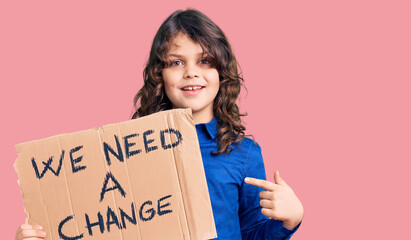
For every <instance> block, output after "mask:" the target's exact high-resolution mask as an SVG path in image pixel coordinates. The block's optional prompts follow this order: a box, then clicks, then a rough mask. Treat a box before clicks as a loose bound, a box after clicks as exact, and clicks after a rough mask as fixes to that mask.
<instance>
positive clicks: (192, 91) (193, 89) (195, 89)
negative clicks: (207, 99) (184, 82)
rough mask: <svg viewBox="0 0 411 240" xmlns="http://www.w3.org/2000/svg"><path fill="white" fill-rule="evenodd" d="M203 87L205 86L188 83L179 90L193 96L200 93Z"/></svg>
mask: <svg viewBox="0 0 411 240" xmlns="http://www.w3.org/2000/svg"><path fill="white" fill-rule="evenodd" d="M204 88H205V86H200V85H188V86H185V87H183V88H181V90H182V91H183V93H184V94H185V95H186V96H190V97H194V96H197V95H198V94H200V93H201V92H202V91H203V89H204Z"/></svg>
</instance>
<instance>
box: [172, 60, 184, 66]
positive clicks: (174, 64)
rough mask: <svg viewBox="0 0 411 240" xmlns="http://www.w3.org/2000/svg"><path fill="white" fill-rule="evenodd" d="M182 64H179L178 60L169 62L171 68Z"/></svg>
mask: <svg viewBox="0 0 411 240" xmlns="http://www.w3.org/2000/svg"><path fill="white" fill-rule="evenodd" d="M182 64H183V62H181V61H180V60H175V61H171V66H180V65H182Z"/></svg>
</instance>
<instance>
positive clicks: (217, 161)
mask: <svg viewBox="0 0 411 240" xmlns="http://www.w3.org/2000/svg"><path fill="white" fill-rule="evenodd" d="M217 127H218V122H217V119H216V118H215V117H214V118H213V119H212V120H211V122H209V123H206V124H204V123H202V124H197V125H196V130H197V136H198V141H199V143H200V149H201V155H202V158H203V164H204V171H205V175H206V178H207V185H208V190H209V193H210V200H211V205H212V209H213V214H214V220H215V225H216V228H217V236H218V238H216V239H227V240H235V239H289V238H290V237H291V235H292V234H293V233H294V232H295V231H296V230H297V229H298V227H299V226H297V227H296V228H295V229H293V230H289V229H287V228H285V227H284V226H283V224H282V222H281V221H278V220H274V219H270V218H268V217H266V216H264V215H263V214H262V213H261V207H260V200H261V199H260V197H259V193H260V191H262V190H263V189H262V188H259V187H256V186H252V185H249V184H246V183H244V178H245V177H253V178H258V179H264V180H265V179H266V176H265V170H264V162H263V158H262V155H261V149H260V146H259V145H258V144H257V143H256V142H254V141H253V140H252V139H250V138H244V139H243V140H242V141H241V143H239V144H238V145H237V144H232V145H231V147H232V148H233V150H232V151H231V152H229V153H228V154H224V153H223V154H220V155H217V156H213V155H211V152H218V146H217V138H216V134H217Z"/></svg>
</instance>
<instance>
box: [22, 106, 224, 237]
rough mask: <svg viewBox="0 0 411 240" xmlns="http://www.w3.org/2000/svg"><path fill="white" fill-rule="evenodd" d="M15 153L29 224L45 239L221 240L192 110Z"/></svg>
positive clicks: (24, 147) (52, 140)
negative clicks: (39, 229)
mask: <svg viewBox="0 0 411 240" xmlns="http://www.w3.org/2000/svg"><path fill="white" fill-rule="evenodd" d="M16 149H17V152H18V158H17V160H16V162H15V169H16V172H17V174H18V177H19V184H20V188H21V191H22V194H23V199H24V208H25V211H26V213H27V214H28V223H29V224H40V225H42V226H43V227H44V228H45V231H46V233H47V236H48V237H47V238H46V239H70V240H76V239H124V240H127V239H141V240H146V239H147V240H148V239H150V240H151V239H162V240H163V239H210V238H215V237H217V234H216V230H215V225H214V218H213V213H212V209H211V203H210V198H209V195H208V189H207V183H206V178H205V174H204V168H203V163H202V159H201V152H200V147H199V143H198V139H197V134H196V130H195V126H194V121H193V118H192V115H191V110H190V109H175V110H170V111H163V112H159V113H156V114H152V115H150V116H147V117H143V118H139V119H136V120H130V121H126V122H121V123H118V124H111V125H107V126H104V127H102V128H99V129H91V130H86V131H80V132H75V133H70V134H63V135H58V136H53V137H49V138H46V139H42V140H37V141H32V142H26V143H21V144H18V145H16Z"/></svg>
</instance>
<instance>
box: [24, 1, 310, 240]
mask: <svg viewBox="0 0 411 240" xmlns="http://www.w3.org/2000/svg"><path fill="white" fill-rule="evenodd" d="M143 77H144V86H143V87H142V89H141V90H140V91H139V92H138V93H137V95H136V97H135V99H134V103H135V106H136V108H137V110H136V112H135V113H134V115H133V118H137V117H142V116H146V115H149V114H151V113H155V112H159V111H162V110H167V109H172V108H191V109H192V112H193V117H194V121H195V123H196V129H197V135H198V140H199V143H200V148H201V154H202V157H203V163H204V170H205V173H206V178H207V184H208V189H209V193H210V199H211V204H212V208H213V214H214V219H215V224H216V228H217V235H218V239H230V240H233V239H289V238H290V237H291V235H292V234H293V233H294V232H295V231H296V230H297V228H298V226H299V224H300V222H301V220H302V217H303V207H302V204H301V202H300V201H299V199H298V198H297V196H296V195H295V194H294V192H293V190H292V189H291V188H290V187H289V186H288V185H287V184H286V183H285V181H284V180H282V179H281V177H280V175H279V173H278V171H276V172H275V174H274V180H275V183H272V182H269V181H266V180H265V170H264V163H263V159H262V156H261V149H260V147H259V145H258V144H256V143H255V142H254V141H253V140H251V139H249V138H246V137H244V130H245V127H244V126H243V125H242V123H241V119H240V117H241V116H243V115H242V114H240V112H239V109H238V106H237V104H236V100H237V97H238V95H239V93H240V88H241V84H242V81H243V79H242V78H241V76H240V75H239V74H238V71H237V62H236V59H235V57H234V54H233V51H232V49H231V47H230V44H229V43H228V41H227V39H226V37H225V35H224V33H223V32H222V31H221V29H220V28H219V27H218V26H217V25H215V24H214V23H213V22H212V21H211V20H210V19H209V18H208V17H207V16H205V15H204V14H202V13H201V12H198V11H196V10H193V9H188V10H186V11H176V12H174V13H173V14H172V15H170V16H169V17H168V18H167V19H166V20H165V22H164V23H163V24H162V25H161V26H160V29H159V30H158V32H157V34H156V36H155V37H154V41H153V44H152V47H151V52H150V57H149V60H148V62H147V66H146V68H145V69H144V74H143ZM246 177H247V178H246ZM259 187H261V188H263V189H264V191H261V189H260V188H259ZM260 199H261V201H260ZM40 228H41V227H39V226H31V225H27V224H23V225H21V226H20V227H19V229H18V230H17V233H16V239H28V238H30V237H38V238H40V239H41V238H42V237H44V234H43V235H41V234H42V233H44V232H43V231H41V229H40Z"/></svg>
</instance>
